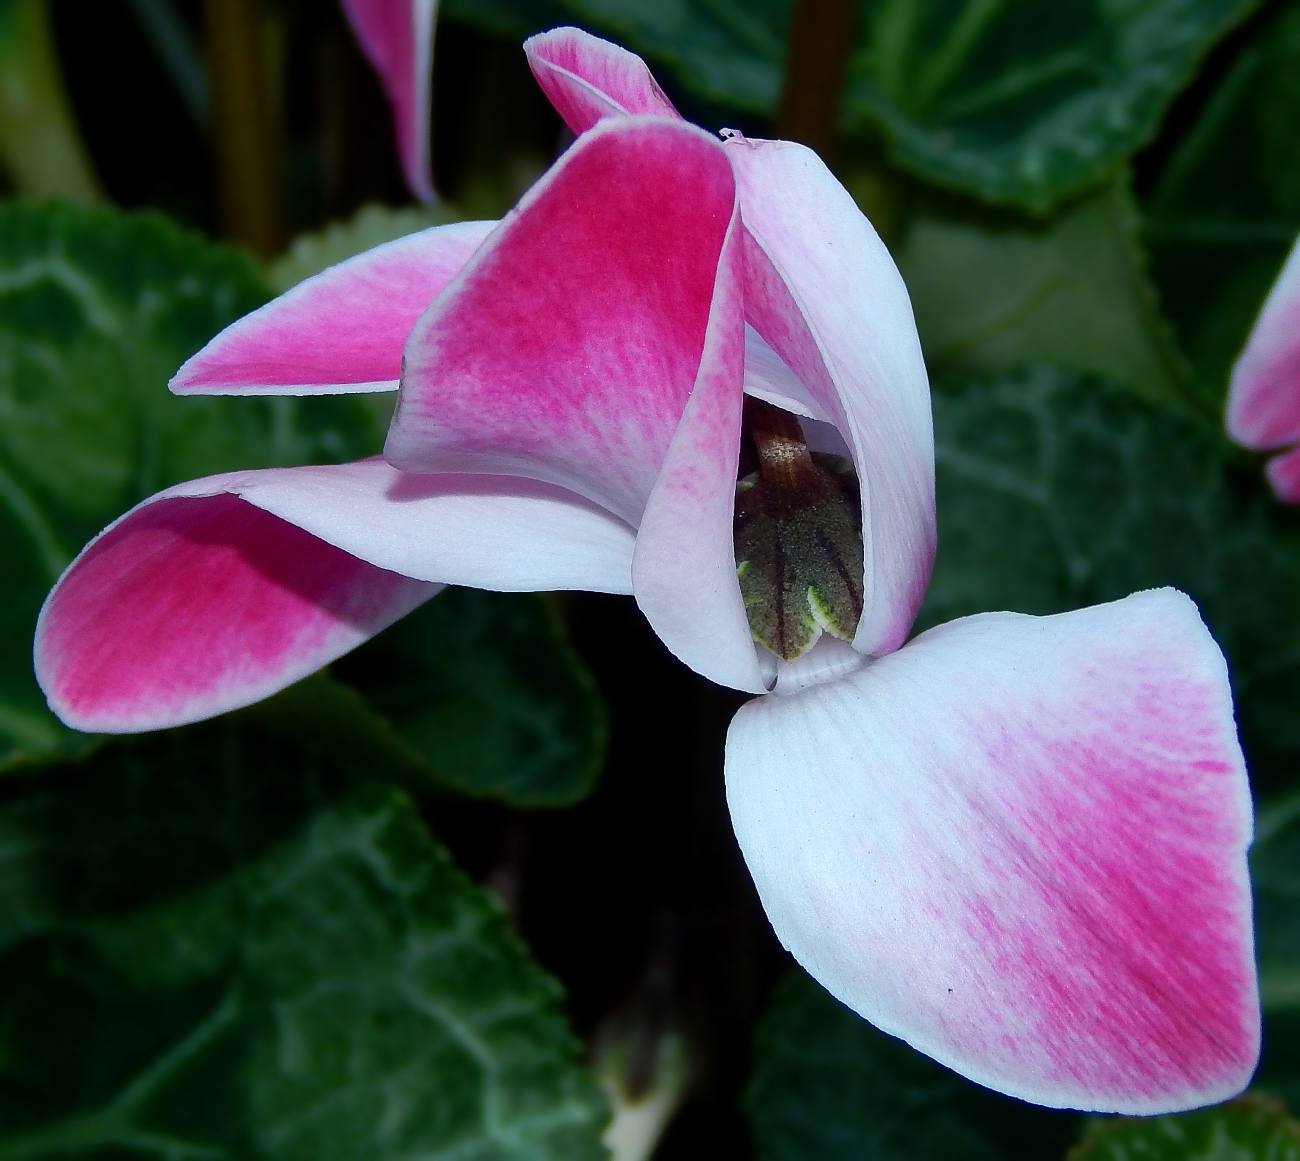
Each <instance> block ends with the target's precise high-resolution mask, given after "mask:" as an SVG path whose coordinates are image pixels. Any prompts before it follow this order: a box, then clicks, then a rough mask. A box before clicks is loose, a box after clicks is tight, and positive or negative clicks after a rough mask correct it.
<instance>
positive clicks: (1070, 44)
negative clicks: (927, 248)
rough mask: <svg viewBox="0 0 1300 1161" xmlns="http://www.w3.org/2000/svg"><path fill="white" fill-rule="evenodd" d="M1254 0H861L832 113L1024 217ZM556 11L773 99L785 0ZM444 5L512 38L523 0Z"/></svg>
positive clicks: (1109, 163) (1088, 165) (642, 2)
mask: <svg viewBox="0 0 1300 1161" xmlns="http://www.w3.org/2000/svg"><path fill="white" fill-rule="evenodd" d="M1255 3H1256V0H1149V2H1147V3H1142V4H1132V3H1126V4H1097V3H1092V2H1091V0H1058V2H1056V3H1053V4H1044V3H1042V2H1041V0H863V3H862V19H861V28H860V33H859V36H860V39H859V45H858V48H857V51H856V52H855V54H854V56H853V59H852V62H851V64H850V77H849V84H848V95H847V99H846V104H845V113H844V123H845V126H846V127H847V128H849V129H851V130H854V131H858V132H862V131H873V132H883V134H884V135H885V137H886V139H887V141H888V143H889V146H890V149H891V152H892V154H893V156H894V158H895V160H897V161H898V162H899V163H900V164H901V165H903V166H904V167H906V168H907V169H909V170H911V171H912V172H913V173H916V174H918V175H919V176H921V177H924V178H928V179H929V180H931V181H935V182H938V183H940V184H942V185H945V186H949V187H951V188H953V189H958V190H962V191H964V192H966V193H971V194H974V195H976V196H977V197H980V198H982V199H984V200H986V201H990V202H994V203H999V204H1003V205H1013V206H1019V207H1021V208H1023V209H1028V210H1031V211H1034V212H1043V211H1046V210H1049V209H1050V208H1052V207H1053V206H1054V205H1055V204H1057V203H1058V202H1059V201H1060V200H1061V199H1062V198H1064V197H1066V196H1067V195H1069V194H1071V193H1074V192H1077V191H1079V190H1081V189H1083V188H1084V187H1086V186H1088V185H1090V184H1092V183H1093V182H1096V181H1098V180H1099V179H1100V178H1101V177H1102V175H1103V174H1105V173H1106V172H1107V171H1109V170H1112V169H1114V168H1115V166H1116V165H1117V164H1118V163H1119V162H1120V161H1121V160H1122V159H1123V158H1124V157H1126V156H1127V155H1128V154H1130V153H1132V152H1133V151H1134V150H1135V149H1137V148H1138V147H1139V146H1140V145H1142V144H1143V143H1145V142H1146V141H1147V140H1148V139H1149V138H1150V137H1151V136H1152V135H1153V134H1154V132H1155V130H1156V126H1157V124H1158V123H1159V120H1160V118H1161V116H1162V114H1163V113H1164V111H1165V109H1166V108H1167V106H1168V104H1169V101H1170V100H1171V98H1172V97H1173V95H1174V94H1175V93H1177V92H1178V91H1179V90H1180V89H1181V88H1182V87H1183V86H1184V85H1185V84H1186V83H1187V82H1188V81H1189V80H1190V78H1191V77H1192V75H1193V73H1194V72H1195V69H1196V66H1197V65H1198V64H1199V62H1200V60H1201V58H1202V57H1203V56H1204V54H1205V53H1206V51H1207V50H1208V49H1209V47H1210V46H1211V45H1212V44H1213V43H1214V42H1215V41H1216V40H1217V39H1218V38H1219V37H1220V36H1222V35H1223V33H1224V32H1225V31H1226V30H1227V29H1228V28H1230V27H1231V26H1232V25H1233V24H1234V23H1235V22H1237V21H1238V20H1240V19H1241V18H1242V17H1243V16H1245V15H1246V13H1247V12H1249V11H1250V10H1251V9H1252V8H1253V7H1254V6H1255ZM557 4H558V7H560V8H562V9H563V10H565V11H566V12H567V13H568V14H569V18H570V20H572V21H573V22H574V23H577V24H580V25H582V26H583V27H585V28H587V29H589V30H590V31H592V32H595V33H598V34H600V35H602V36H607V37H611V38H612V39H614V40H617V41H618V42H619V43H620V44H623V45H625V46H626V47H628V48H631V49H633V50H635V51H637V52H640V53H643V54H645V55H646V56H647V57H648V58H650V60H651V62H652V63H653V64H655V65H657V66H666V67H667V68H668V69H669V70H670V71H671V72H672V73H673V74H674V76H675V79H677V80H678V81H679V82H680V83H681V84H682V85H683V86H684V87H685V88H687V89H689V90H691V91H692V92H694V93H695V94H697V95H699V96H700V97H703V98H705V99H707V100H709V101H712V102H715V103H716V104H719V105H723V106H731V107H734V108H736V109H740V110H743V111H746V112H749V113H753V114H757V115H759V116H765V115H770V114H771V113H772V112H773V110H774V109H775V108H776V103H777V100H778V99H779V96H780V90H781V78H782V74H783V70H784V64H785V48H786V43H787V40H788V36H789V28H790V13H791V11H792V5H791V2H790V0H749V2H742V0H557ZM479 7H480V6H479V5H477V4H475V3H472V0H448V3H447V4H446V7H445V9H444V11H445V12H446V14H447V15H448V16H450V17H452V18H455V19H460V20H465V21H468V22H472V23H477V24H480V25H482V26H485V27H490V28H492V29H493V30H495V31H510V32H514V33H517V34H518V33H525V32H530V31H535V30H536V29H538V28H541V27H548V26H550V25H553V24H555V23H558V22H559V21H557V20H556V19H555V15H556V13H555V7H556V5H553V4H547V5H545V6H542V5H540V4H538V3H537V2H536V0H493V2H492V3H490V4H488V5H486V6H483V8H482V13H481V14H480V12H479V11H478V9H479Z"/></svg>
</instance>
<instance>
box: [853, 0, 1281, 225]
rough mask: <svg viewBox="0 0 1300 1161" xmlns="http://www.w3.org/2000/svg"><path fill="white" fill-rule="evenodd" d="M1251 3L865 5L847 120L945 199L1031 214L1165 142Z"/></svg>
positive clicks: (937, 1) (938, 1)
mask: <svg viewBox="0 0 1300 1161" xmlns="http://www.w3.org/2000/svg"><path fill="white" fill-rule="evenodd" d="M1254 6H1255V4H1254V0H1147V2H1145V3H1140V4H1132V3H1123V4H1098V3H1093V2H1091V0H1067V2H1059V0H1058V2H1057V3H1053V4H1042V3H1040V2H1039V0H869V3H868V4H867V5H866V6H865V7H864V9H863V22H864V26H865V30H866V43H865V44H864V46H863V47H862V48H861V49H860V50H859V52H858V54H857V56H856V57H855V59H854V62H853V74H854V75H853V79H852V80H851V82H850V84H851V94H852V95H851V99H850V116H851V119H852V120H853V121H855V122H858V121H860V120H862V119H863V118H864V117H865V116H867V115H869V116H871V117H872V118H874V120H875V121H876V123H877V124H879V125H881V126H882V127H883V129H884V131H885V134H886V136H887V138H888V140H889V142H890V147H891V150H892V152H893V155H894V157H895V159H896V160H897V161H898V162H899V163H900V164H902V165H904V166H905V167H906V168H908V169H910V170H912V171H913V172H914V173H917V174H920V175H921V176H923V177H927V178H930V179H931V180H933V181H937V182H939V183H941V184H943V185H948V186H951V187H953V188H954V189H960V190H963V191H966V192H968V193H973V194H975V195H976V196H978V197H981V198H984V199H986V200H987V201H990V202H996V203H1003V204H1008V205H1015V206H1020V207H1022V208H1024V209H1027V210H1031V211H1034V212H1043V211H1045V210H1048V209H1050V208H1051V207H1052V206H1053V205H1055V204H1056V203H1057V202H1058V201H1060V199H1061V198H1063V197H1064V196H1066V195H1067V194H1070V193H1073V192H1075V191H1077V190H1079V189H1082V188H1083V187H1085V186H1087V185H1089V184H1091V183H1092V182H1094V181H1096V180H1097V179H1098V178H1099V177H1100V176H1101V175H1102V174H1103V173H1105V172H1106V171H1108V170H1110V169H1113V168H1114V167H1115V166H1116V164H1117V163H1118V162H1119V161H1120V160H1121V159H1122V158H1124V157H1125V156H1127V155H1128V154H1130V153H1132V152H1133V151H1134V150H1135V149H1136V148H1137V147H1138V146H1139V145H1141V144H1143V143H1144V142H1145V141H1146V140H1147V139H1149V138H1150V137H1151V136H1152V135H1153V134H1154V132H1155V129H1156V126H1157V124H1158V123H1159V120H1160V118H1161V116H1162V115H1163V113H1164V111H1165V109H1166V107H1167V106H1168V104H1169V101H1170V99H1171V98H1172V97H1173V95H1174V94H1175V93H1176V92H1178V91H1179V89H1181V88H1182V87H1183V86H1184V85H1185V84H1186V83H1187V82H1188V81H1189V80H1190V79H1191V77H1192V75H1193V73H1194V71H1195V69H1196V66H1197V65H1198V63H1199V62H1200V60H1201V58H1202V57H1203V56H1204V54H1205V52H1206V51H1207V50H1208V49H1209V47H1210V45H1212V44H1213V43H1214V42H1215V41H1216V40H1217V39H1218V38H1219V37H1220V36H1222V35H1223V33H1224V32H1225V31H1226V30H1227V29H1228V28H1230V27H1231V26H1232V25H1233V24H1234V23H1236V22H1237V21H1239V20H1240V19H1242V17H1244V16H1245V15H1246V14H1247V13H1248V12H1249V11H1250V10H1251V9H1252V8H1253V7H1254Z"/></svg>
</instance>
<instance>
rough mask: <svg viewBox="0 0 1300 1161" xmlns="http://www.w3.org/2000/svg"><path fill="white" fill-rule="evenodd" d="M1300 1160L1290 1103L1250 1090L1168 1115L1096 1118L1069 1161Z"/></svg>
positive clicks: (1299, 1131)
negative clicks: (1231, 1098) (1235, 1097)
mask: <svg viewBox="0 0 1300 1161" xmlns="http://www.w3.org/2000/svg"><path fill="white" fill-rule="evenodd" d="M1139 1158H1141V1161H1227V1159H1228V1158H1231V1159H1232V1161H1300V1123H1297V1122H1296V1121H1295V1120H1294V1119H1293V1118H1292V1117H1291V1115H1290V1114H1289V1113H1288V1112H1287V1110H1286V1108H1285V1106H1283V1105H1281V1104H1279V1103H1278V1102H1277V1101H1274V1100H1269V1099H1267V1098H1266V1097H1259V1096H1246V1097H1241V1098H1240V1099H1238V1100H1235V1101H1229V1102H1228V1103H1227V1104H1224V1105H1215V1106H1213V1107H1212V1108H1208V1109H1197V1110H1196V1111H1194V1112H1190V1113H1179V1114H1177V1115H1176V1116H1167V1117H1113V1118H1109V1119H1107V1120H1104V1121H1099V1122H1097V1123H1095V1124H1094V1125H1093V1126H1092V1128H1091V1129H1089V1131H1088V1135H1087V1137H1086V1138H1085V1139H1084V1141H1083V1143H1082V1144H1080V1145H1079V1146H1078V1147H1077V1148H1076V1149H1074V1150H1072V1151H1071V1152H1070V1155H1069V1158H1068V1159H1067V1161H1138V1159H1139Z"/></svg>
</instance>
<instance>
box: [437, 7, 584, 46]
mask: <svg viewBox="0 0 1300 1161" xmlns="http://www.w3.org/2000/svg"><path fill="white" fill-rule="evenodd" d="M439 16H440V17H441V18H442V19H444V20H455V21H458V22H460V23H461V24H470V25H473V26H474V27H476V28H482V29H484V30H485V31H487V32H494V33H496V34H498V35H500V36H511V37H516V38H518V39H520V40H522V39H523V38H524V37H526V36H532V34H533V33H534V32H541V31H543V30H544V29H547V28H555V27H556V26H557V25H561V24H571V23H573V14H572V13H571V12H569V10H568V9H567V8H565V7H563V6H562V5H561V4H560V3H558V2H557V0H443V2H442V4H441V6H440V8H439Z"/></svg>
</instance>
